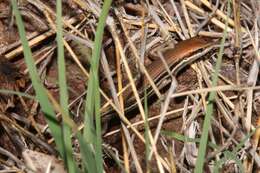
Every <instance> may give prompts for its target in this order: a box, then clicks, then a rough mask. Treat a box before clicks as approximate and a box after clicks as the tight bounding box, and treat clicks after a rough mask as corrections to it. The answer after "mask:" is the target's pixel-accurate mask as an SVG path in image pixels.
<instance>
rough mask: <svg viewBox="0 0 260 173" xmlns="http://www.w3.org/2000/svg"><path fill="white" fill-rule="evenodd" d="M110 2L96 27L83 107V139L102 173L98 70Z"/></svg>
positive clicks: (104, 8) (106, 2)
mask: <svg viewBox="0 0 260 173" xmlns="http://www.w3.org/2000/svg"><path fill="white" fill-rule="evenodd" d="M111 2H112V0H106V1H104V4H103V7H102V11H101V15H100V17H99V22H98V26H97V32H96V35H95V41H94V49H93V51H92V57H91V68H90V77H89V81H88V90H87V99H86V106H85V122H84V124H85V128H84V131H83V137H84V139H86V140H87V142H88V143H90V144H93V145H94V152H95V154H94V155H95V162H96V168H97V172H100V173H101V172H103V159H102V146H101V144H102V138H101V117H100V93H99V81H98V80H99V78H98V68H99V60H100V52H101V44H102V39H103V33H104V27H105V24H106V18H107V15H108V12H109V9H110V5H111ZM94 113H95V121H96V123H95V124H96V130H95V127H94V125H93V124H94V123H93V122H94V121H93V115H94Z"/></svg>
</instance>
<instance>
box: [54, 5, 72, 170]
mask: <svg viewBox="0 0 260 173" xmlns="http://www.w3.org/2000/svg"><path fill="white" fill-rule="evenodd" d="M56 13H57V15H56V16H57V37H56V40H57V53H58V74H59V75H58V76H59V77H58V80H59V92H60V105H61V107H62V109H63V111H64V113H65V114H66V115H69V110H68V91H67V80H66V64H65V59H64V45H63V27H62V26H63V25H62V23H63V22H62V2H61V0H57V1H56ZM62 130H63V142H64V147H65V151H64V162H65V165H66V167H67V169H68V172H70V173H75V172H76V164H75V162H74V159H73V151H72V143H71V135H72V132H71V129H70V127H69V126H68V125H67V124H66V123H65V122H64V121H63V123H62Z"/></svg>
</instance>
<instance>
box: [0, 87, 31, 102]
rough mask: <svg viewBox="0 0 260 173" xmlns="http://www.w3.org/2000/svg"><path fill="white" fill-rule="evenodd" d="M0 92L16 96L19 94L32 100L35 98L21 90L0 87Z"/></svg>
mask: <svg viewBox="0 0 260 173" xmlns="http://www.w3.org/2000/svg"><path fill="white" fill-rule="evenodd" d="M0 93H2V94H13V95H17V96H20V97H26V98H28V99H33V100H35V99H36V98H35V97H34V96H32V95H29V94H26V93H22V92H19V91H13V90H6V89H0Z"/></svg>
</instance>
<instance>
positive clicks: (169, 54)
mask: <svg viewBox="0 0 260 173" xmlns="http://www.w3.org/2000/svg"><path fill="white" fill-rule="evenodd" d="M215 43H216V41H214V39H212V38H210V37H204V36H196V37H193V38H190V39H187V40H184V41H181V42H179V43H177V44H176V45H175V47H174V48H172V49H167V50H165V51H164V52H163V53H162V55H163V58H164V60H165V62H166V63H167V65H168V66H169V68H170V69H173V68H174V67H175V66H176V65H177V64H178V63H179V62H181V61H182V60H183V59H186V58H187V57H189V56H190V55H192V54H194V53H195V52H198V51H200V50H202V49H204V48H207V47H209V46H211V45H213V44H215ZM146 70H147V72H148V73H149V75H150V77H151V79H152V80H153V81H154V83H155V85H156V86H158V85H160V83H162V81H163V80H165V79H166V78H168V77H169V75H168V72H167V70H166V68H165V65H164V64H163V61H162V60H161V59H160V58H159V57H158V58H157V59H156V60H155V61H153V62H152V63H151V64H150V65H148V66H147V67H146ZM169 83H170V82H168V84H169ZM163 86H166V85H165V84H164V85H163ZM144 89H146V91H147V97H148V99H149V98H150V97H151V96H153V95H154V92H153V89H152V87H151V84H150V83H149V81H148V80H147V78H144V80H143V84H142V85H141V87H140V88H138V90H139V91H140V93H139V94H140V98H141V100H143V91H144ZM159 89H163V88H162V87H159ZM124 97H125V99H124V100H125V101H124V104H125V109H124V111H125V114H126V115H127V114H128V113H129V112H131V110H134V109H136V108H137V103H136V100H135V98H134V96H133V93H132V91H131V90H126V91H125V93H124ZM114 115H115V111H111V110H110V111H108V112H106V113H103V115H102V116H103V117H104V119H105V120H106V121H109V120H110V119H111V118H112V117H113V116H114Z"/></svg>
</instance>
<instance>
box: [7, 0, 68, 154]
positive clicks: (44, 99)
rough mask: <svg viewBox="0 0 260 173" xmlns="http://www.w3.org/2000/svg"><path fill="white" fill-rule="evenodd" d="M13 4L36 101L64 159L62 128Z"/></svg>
mask: <svg viewBox="0 0 260 173" xmlns="http://www.w3.org/2000/svg"><path fill="white" fill-rule="evenodd" d="M11 3H12V7H13V11H14V14H15V18H16V23H17V26H18V32H19V35H20V39H21V42H22V46H23V53H24V58H25V62H26V65H27V67H28V70H29V75H30V78H31V81H32V85H33V87H34V90H35V93H36V99H37V100H38V101H39V102H40V105H41V109H42V111H43V112H44V115H45V117H46V120H47V123H48V125H49V127H50V130H51V132H52V135H53V137H54V139H55V142H56V145H57V148H58V150H59V152H60V154H61V156H62V157H63V158H64V155H63V151H64V145H63V142H62V130H61V127H60V125H59V123H58V121H57V119H56V117H55V112H54V110H53V108H52V105H51V103H50V102H49V100H48V96H47V93H46V90H45V88H44V87H43V85H42V84H41V80H40V78H39V76H38V74H37V70H36V67H35V65H34V59H33V57H32V52H31V49H30V47H29V44H28V41H27V38H26V34H25V29H24V24H23V21H22V17H21V14H20V12H19V10H18V7H17V3H16V0H12V1H11Z"/></svg>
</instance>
